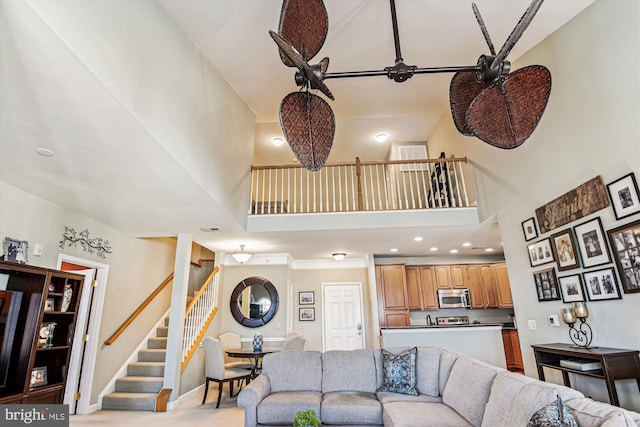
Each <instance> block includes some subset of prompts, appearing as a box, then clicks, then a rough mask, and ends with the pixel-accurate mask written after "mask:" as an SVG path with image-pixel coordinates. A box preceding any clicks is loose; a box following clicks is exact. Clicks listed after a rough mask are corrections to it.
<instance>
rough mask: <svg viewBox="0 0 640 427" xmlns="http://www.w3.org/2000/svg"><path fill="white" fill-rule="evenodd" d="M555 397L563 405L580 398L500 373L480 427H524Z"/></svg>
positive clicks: (562, 388) (554, 386)
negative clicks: (561, 401)
mask: <svg viewBox="0 0 640 427" xmlns="http://www.w3.org/2000/svg"><path fill="white" fill-rule="evenodd" d="M558 395H559V396H560V397H561V398H562V400H563V402H566V401H568V400H569V399H575V398H581V397H583V395H582V393H580V392H579V391H576V390H573V389H571V388H569V387H565V386H561V385H557V384H553V383H547V382H543V381H539V380H536V379H534V378H531V377H525V376H524V375H520V374H514V373H512V372H507V371H504V372H502V373H500V374H498V375H497V376H496V378H495V380H494V381H493V384H492V385H491V395H490V396H489V401H488V402H487V406H486V408H485V411H484V417H483V419H482V427H501V426H503V425H514V426H516V425H517V426H525V425H527V422H528V421H529V419H530V418H531V417H532V416H533V414H534V413H535V412H536V411H537V410H538V409H540V408H542V407H543V406H545V405H547V404H549V403H551V402H554V401H555V400H556V396H558Z"/></svg>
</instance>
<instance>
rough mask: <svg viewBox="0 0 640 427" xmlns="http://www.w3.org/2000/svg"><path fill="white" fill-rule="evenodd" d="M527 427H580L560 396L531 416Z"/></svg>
mask: <svg viewBox="0 0 640 427" xmlns="http://www.w3.org/2000/svg"><path fill="white" fill-rule="evenodd" d="M527 427H578V423H576V420H575V418H573V415H571V413H570V412H569V409H567V407H566V406H564V405H563V404H562V399H560V395H558V399H557V400H556V401H555V402H551V403H549V404H548V405H546V406H544V407H543V408H540V409H538V410H537V411H536V413H535V414H533V415H532V416H531V419H529V423H528V424H527Z"/></svg>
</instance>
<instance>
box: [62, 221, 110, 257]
mask: <svg viewBox="0 0 640 427" xmlns="http://www.w3.org/2000/svg"><path fill="white" fill-rule="evenodd" d="M78 243H80V246H82V250H83V251H85V252H89V253H90V254H92V253H94V252H95V253H96V255H98V256H99V257H100V258H104V257H105V254H110V253H111V246H110V245H109V241H108V240H104V239H102V238H100V237H96V238H95V239H91V238H89V230H88V229H84V230H82V231H81V232H80V233H76V230H74V229H73V228H71V227H67V226H66V225H65V226H64V233H63V234H62V240H61V241H60V245H59V247H60V249H64V247H65V245H67V246H68V247H71V246H78Z"/></svg>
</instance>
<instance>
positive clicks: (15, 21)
mask: <svg viewBox="0 0 640 427" xmlns="http://www.w3.org/2000/svg"><path fill="white" fill-rule="evenodd" d="M146 1H147V2H151V3H153V2H154V0H146ZM20 3H23V4H20ZM109 3H112V4H116V3H117V4H118V10H122V11H123V12H124V13H127V7H128V6H127V5H126V3H124V2H121V1H120V0H96V1H95V3H93V4H94V5H96V7H98V6H99V7H104V6H105V5H108V4H109ZM158 3H159V4H160V5H161V6H162V8H164V10H166V12H167V13H168V15H169V16H170V18H171V19H173V20H174V21H175V24H176V25H178V26H179V27H180V28H181V29H182V30H183V31H184V33H185V34H186V35H187V36H188V38H189V39H190V40H191V41H192V43H193V44H194V45H195V46H196V47H197V48H198V49H199V50H200V51H201V52H202V53H203V54H204V56H205V57H206V58H207V60H208V61H209V62H210V63H211V64H212V65H213V67H214V68H216V69H217V70H218V71H219V72H220V73H221V75H222V76H223V78H224V79H225V80H226V81H227V82H228V83H229V84H230V85H231V86H232V88H233V89H234V90H235V91H236V92H237V93H238V94H239V96H240V97H241V98H242V99H243V100H244V101H245V102H246V104H247V105H248V106H249V108H250V109H251V110H253V112H254V113H255V116H256V126H255V154H254V164H260V165H270V164H271V165H273V164H289V163H291V162H292V160H293V157H294V156H293V154H292V152H291V150H290V148H289V147H288V146H287V145H286V144H285V145H283V146H282V147H280V148H274V147H273V146H272V145H271V142H270V141H271V139H272V138H273V137H274V136H281V135H282V132H281V130H280V127H279V121H278V107H279V104H280V101H281V99H282V98H283V97H284V96H285V95H286V94H288V93H289V92H292V91H296V90H297V87H296V86H295V84H294V81H293V78H294V70H293V69H289V68H287V67H285V66H284V65H283V64H282V62H281V61H280V59H279V57H278V53H277V48H276V46H275V44H274V43H273V41H272V40H271V38H270V37H269V35H268V30H270V29H271V30H277V29H278V20H279V14H280V8H281V1H280V0H158ZM476 3H477V5H478V7H479V9H480V11H481V13H482V16H483V18H484V21H485V23H486V25H487V28H488V30H489V33H490V35H491V38H492V40H493V43H494V44H495V45H496V48H498V49H499V47H500V46H501V45H502V43H503V42H504V40H505V39H506V37H507V36H508V34H509V33H510V32H511V30H512V28H513V27H514V25H515V24H516V22H517V21H518V19H519V18H520V16H521V15H522V13H523V12H524V10H525V9H526V8H527V6H528V4H529V0H476ZM591 3H592V0H546V1H545V2H544V3H543V5H542V7H541V8H540V11H539V12H538V14H537V16H536V17H535V19H534V20H533V22H532V24H531V26H530V27H529V28H528V29H527V31H526V32H525V33H524V35H523V37H522V39H521V40H520V41H519V42H518V44H517V45H516V47H515V48H514V49H513V51H512V53H511V55H510V56H509V59H510V60H511V61H514V60H516V59H517V58H518V57H519V56H520V55H521V54H523V53H524V52H526V51H527V50H528V49H530V48H531V47H533V46H535V45H536V44H537V43H538V42H540V41H541V40H543V39H544V38H545V37H546V36H547V35H549V34H550V33H552V32H554V31H555V30H556V29H558V28H559V27H560V26H562V25H563V24H564V23H566V22H567V21H568V20H570V19H571V18H572V17H573V16H575V15H576V14H577V13H579V12H580V11H581V10H582V9H584V8H585V7H587V6H588V5H589V4H591ZM69 4H73V1H71V3H70V1H69V0H50V1H49V2H46V3H41V4H39V5H38V6H37V7H33V9H34V10H35V12H34V11H31V10H30V9H29V8H30V5H35V3H34V2H28V1H27V2H17V1H13V0H4V1H2V3H1V4H0V19H1V21H0V24H1V25H0V31H1V33H0V36H1V38H2V40H0V42H1V48H2V49H1V50H0V55H1V56H2V57H1V58H0V59H1V60H0V179H2V180H3V181H5V182H7V183H9V184H11V185H14V186H16V187H19V188H23V189H25V190H26V191H28V192H30V193H33V194H35V195H37V196H39V197H42V198H45V199H47V200H50V201H51V202H53V203H56V204H59V205H61V206H64V207H65V208H67V209H69V210H71V211H74V212H78V213H80V214H82V215H85V216H87V217H90V218H93V219H96V220H98V221H100V222H103V223H105V224H107V225H109V226H112V227H114V228H116V229H119V230H122V231H125V232H127V233H130V234H132V235H135V236H152V235H163V233H164V235H171V234H173V233H176V232H189V233H192V234H193V235H194V239H195V240H196V241H198V242H200V243H202V244H204V245H205V246H207V247H209V248H210V249H212V250H214V251H223V252H232V251H233V250H237V249H238V246H239V244H246V245H247V249H248V250H251V251H254V252H255V251H269V252H274V253H290V254H292V255H293V256H294V257H295V258H302V259H305V258H322V257H328V256H329V254H330V253H331V252H335V251H336V250H339V251H345V252H347V253H349V254H350V255H356V256H357V255H362V254H367V253H388V249H389V248H390V247H391V246H399V247H401V248H406V249H404V250H403V252H404V254H407V255H420V254H422V253H424V252H425V251H426V249H425V244H426V242H427V241H428V242H429V243H428V244H429V245H431V244H435V245H438V244H439V243H444V242H450V241H452V240H454V239H456V240H460V241H465V240H469V241H471V242H472V243H473V245H474V246H476V245H477V246H494V245H499V242H500V233H499V229H498V228H497V227H495V226H494V223H495V220H494V219H492V220H490V221H487V222H486V223H485V224H483V225H481V226H478V227H471V226H470V227H457V228H453V229H439V230H429V229H428V228H417V229H409V228H402V227H398V228H395V229H392V230H391V229H387V230H367V229H362V230H352V231H345V230H339V231H337V232H328V231H318V232H313V233H307V234H305V236H304V238H300V235H299V234H296V233H260V234H255V233H253V234H252V233H247V232H246V230H245V229H244V227H243V225H242V224H239V223H238V222H237V221H235V220H234V219H233V218H232V216H231V215H230V214H229V212H227V211H225V208H224V206H219V204H218V202H217V201H216V200H215V199H213V198H212V197H211V195H210V192H208V191H207V189H206V188H202V187H201V186H198V185H193V184H194V180H193V178H192V177H190V176H188V173H187V172H186V171H185V170H184V169H183V167H182V165H181V164H180V163H179V162H178V161H177V160H176V159H175V158H173V157H172V156H171V155H170V153H168V152H167V151H166V150H164V149H163V148H162V147H161V146H159V145H158V144H157V143H156V142H155V141H153V139H152V138H151V137H150V135H149V134H148V133H147V132H145V129H144V128H143V127H142V126H141V124H140V123H139V122H138V121H137V120H136V118H135V117H134V116H132V114H131V113H130V111H128V110H127V109H126V106H124V105H122V104H121V103H118V102H117V100H116V97H114V96H113V94H112V93H110V92H109V91H108V90H105V85H104V82H102V81H101V79H100V78H99V72H98V71H99V70H94V69H91V67H90V66H88V64H85V63H82V61H81V60H80V59H79V58H78V56H77V55H76V53H75V52H74V51H73V49H71V48H70V46H68V45H65V43H64V40H63V38H62V37H59V36H60V34H57V33H56V31H54V30H53V29H52V28H50V26H49V23H47V22H46V20H45V19H42V16H39V15H38V13H37V10H38V8H48V10H47V12H48V16H49V17H55V19H58V18H59V16H58V15H60V14H62V13H69V12H68V11H69V10H74V9H73V8H70V7H69ZM76 4H77V3H76ZM325 4H326V6H327V9H328V14H329V33H328V37H327V41H326V43H325V45H324V47H323V48H322V50H321V51H320V53H319V54H318V55H317V57H316V58H314V60H312V61H311V62H312V63H313V62H317V61H319V60H320V59H321V58H322V57H324V56H328V57H329V58H330V59H331V62H330V67H329V71H330V72H338V71H362V70H380V69H383V68H384V67H386V66H392V65H393V63H394V59H395V51H394V44H393V35H392V30H391V18H390V12H389V2H388V1H386V0H325ZM57 5H64V6H65V7H64V8H60V11H57V10H56V6H57ZM396 7H397V13H398V22H399V35H400V42H401V48H402V54H403V57H404V60H405V62H406V63H407V64H409V65H417V66H419V67H439V66H454V65H473V64H475V62H476V61H477V58H478V56H479V55H480V54H483V53H488V49H487V47H486V43H485V41H484V39H483V37H482V34H481V32H480V30H479V28H478V25H477V23H476V21H475V18H474V15H473V12H472V9H471V1H470V0H397V1H396ZM80 9H81V8H78V10H80ZM104 10H105V11H112V9H110V8H108V7H104ZM63 11H65V12H63ZM58 12H60V13H58ZM66 18H67V19H75V20H82V19H83V16H82V13H80V12H77V13H76V14H74V15H73V16H69V17H66ZM135 19H136V15H135V11H132V12H131V13H130V14H128V16H127V23H131V22H133V23H134V24H135ZM140 19H148V17H147V16H144V17H140ZM86 31H91V32H94V35H95V33H96V32H97V33H98V34H97V36H96V37H94V40H100V32H101V31H104V29H102V28H100V27H99V26H93V27H92V26H87V28H86ZM132 42H135V41H132ZM163 48H167V49H168V47H166V46H163V45H162V41H161V40H157V45H150V46H149V49H154V50H158V51H159V52H160V51H162V49H163ZM94 54H95V55H96V56H102V57H103V58H109V55H114V58H115V55H117V52H112V51H109V50H96V51H95V52H94ZM542 65H544V64H542ZM122 71H123V72H125V71H126V70H122ZM128 77H129V76H127V75H124V74H123V76H122V78H123V81H125V79H126V78H128ZM131 77H132V78H133V76H131ZM450 79H451V75H450V74H438V75H416V76H414V77H413V78H411V79H410V80H409V81H407V82H405V83H402V84H398V83H395V82H393V81H390V80H388V79H387V78H386V77H367V78H356V79H331V80H327V81H326V83H327V85H328V86H329V87H330V89H331V91H332V92H333V93H334V95H335V98H336V99H335V101H334V102H332V101H329V102H330V105H331V107H332V108H333V110H334V112H335V115H336V122H337V134H336V138H335V141H334V146H333V149H332V154H331V156H330V158H329V162H335V161H351V160H354V159H355V157H356V156H359V157H360V158H361V159H363V160H382V159H385V158H387V156H388V151H389V144H391V143H394V142H396V143H401V142H414V141H426V140H427V139H428V137H429V135H430V133H431V131H432V129H433V127H434V125H435V124H436V123H437V121H438V120H439V119H440V118H441V117H442V115H446V114H449V107H448V85H449V81H450ZM380 132H384V133H386V134H388V135H389V139H388V141H387V142H386V143H384V144H379V143H377V142H375V140H374V136H375V135H376V134H377V133H380ZM36 147H50V148H52V149H54V151H56V157H54V158H52V159H44V158H40V157H37V156H35V155H34V150H35V148H36ZM140 183H142V184H140ZM0 214H1V213H0ZM212 218H215V219H216V223H212V220H211V219H212ZM206 225H211V226H218V227H220V231H219V232H217V233H214V234H204V233H202V232H201V231H200V227H202V226H206ZM417 235H421V236H423V237H424V238H425V244H417V243H415V242H413V241H412V238H413V237H415V236H417ZM408 241H411V243H410V244H407V242H408ZM310 242H313V244H310ZM497 249H498V250H501V248H497Z"/></svg>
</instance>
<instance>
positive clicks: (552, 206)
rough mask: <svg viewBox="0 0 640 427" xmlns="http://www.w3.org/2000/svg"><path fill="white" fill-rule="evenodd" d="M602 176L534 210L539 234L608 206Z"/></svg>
mask: <svg viewBox="0 0 640 427" xmlns="http://www.w3.org/2000/svg"><path fill="white" fill-rule="evenodd" d="M609 204H610V203H609V197H608V196H607V190H606V188H605V186H604V182H602V176H600V175H598V176H596V177H595V178H593V179H590V180H589V181H587V182H585V183H584V184H582V185H579V186H577V187H576V188H574V189H573V190H571V191H568V192H567V193H565V194H563V195H562V196H560V197H558V198H556V199H555V200H552V201H550V202H549V203H546V204H545V205H543V206H541V207H539V208H538V209H536V218H537V220H538V227H539V228H540V233H546V232H547V231H551V230H554V229H556V228H558V227H562V226H563V225H565V224H568V223H570V222H573V221H575V220H578V219H580V218H583V217H585V216H587V215H590V214H592V213H594V212H597V211H599V210H601V209H604V208H606V207H608V206H609Z"/></svg>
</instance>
